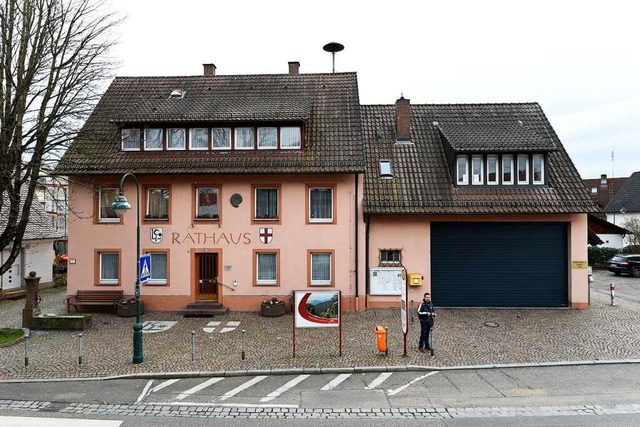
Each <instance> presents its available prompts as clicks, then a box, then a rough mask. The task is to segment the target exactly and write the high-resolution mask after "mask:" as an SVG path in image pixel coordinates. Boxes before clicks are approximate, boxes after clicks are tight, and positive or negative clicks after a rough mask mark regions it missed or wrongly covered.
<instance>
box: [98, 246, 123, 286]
mask: <svg viewBox="0 0 640 427" xmlns="http://www.w3.org/2000/svg"><path fill="white" fill-rule="evenodd" d="M118 258H119V255H118V253H117V252H100V284H102V285H117V284H118V272H119V259H118Z"/></svg>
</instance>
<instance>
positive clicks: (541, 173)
mask: <svg viewBox="0 0 640 427" xmlns="http://www.w3.org/2000/svg"><path fill="white" fill-rule="evenodd" d="M538 159H539V161H540V179H538V180H537V179H536V160H538ZM531 162H532V165H531V168H532V169H533V173H532V174H531V179H532V180H533V183H534V184H536V185H541V184H544V173H545V170H544V154H534V155H533V156H532V160H531Z"/></svg>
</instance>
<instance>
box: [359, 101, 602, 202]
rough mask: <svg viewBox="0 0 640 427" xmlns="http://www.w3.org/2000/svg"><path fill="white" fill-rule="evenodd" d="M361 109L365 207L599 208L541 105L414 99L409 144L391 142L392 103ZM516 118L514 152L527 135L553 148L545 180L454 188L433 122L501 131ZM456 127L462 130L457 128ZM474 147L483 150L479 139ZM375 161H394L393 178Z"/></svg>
mask: <svg viewBox="0 0 640 427" xmlns="http://www.w3.org/2000/svg"><path fill="white" fill-rule="evenodd" d="M361 111H362V121H363V127H364V129H365V140H366V146H367V173H366V175H365V191H364V197H365V200H364V211H365V212H366V213H371V214H514V213H522V214H526V213H543V214H547V213H548V214H551V213H578V212H595V211H596V210H597V208H596V206H595V203H593V201H592V200H591V198H590V197H589V194H588V193H587V191H586V189H585V188H584V186H583V185H582V181H581V179H580V176H579V174H578V172H577V170H576V168H575V167H574V165H573V163H572V162H571V159H570V158H569V156H568V154H567V153H566V151H565V150H564V147H563V146H562V144H561V142H560V140H559V139H558V137H557V135H556V134H555V132H554V130H553V128H552V127H551V125H550V124H549V121H548V120H547V118H546V117H545V115H544V113H543V112H542V109H541V108H540V106H539V105H538V104H535V103H530V104H474V105H411V141H412V143H395V106H393V105H363V106H362V107H361ZM518 120H520V121H522V122H523V124H524V125H525V126H526V127H527V135H529V137H527V138H525V139H524V140H523V141H522V142H521V145H518V141H516V140H515V139H511V138H510V141H509V147H511V150H513V151H514V152H516V151H531V150H532V149H534V145H532V141H535V144H536V145H535V147H540V149H542V148H543V147H547V148H551V147H553V148H554V149H555V150H554V151H551V152H550V153H549V154H548V157H547V159H548V162H547V169H546V173H547V176H548V181H549V184H550V185H548V186H505V187H502V186H499V187H486V186H485V187H473V186H465V187H455V186H454V185H453V179H452V177H451V171H450V167H449V165H448V164H447V158H446V156H445V152H444V146H443V143H442V140H441V135H440V131H439V130H438V128H441V129H445V130H446V129H454V128H456V126H455V124H458V123H468V124H469V127H470V128H471V129H478V128H483V129H488V128H490V127H491V126H495V127H496V129H504V128H509V127H511V126H512V124H513V123H514V122H515V123H517V122H518ZM434 122H438V123H437V126H435V125H434ZM452 124H453V125H454V126H452ZM456 129H457V131H458V132H460V131H459V129H460V127H459V126H458V127H457V128H456ZM445 132H446V131H445ZM492 133H493V131H492ZM460 140H464V141H466V142H465V146H466V147H468V148H469V149H471V147H472V144H471V142H472V141H473V138H472V135H470V136H467V135H463V136H462V137H461V138H460ZM477 151H478V152H481V151H484V150H483V146H482V143H481V142H478V144H477ZM379 160H391V162H392V168H393V178H392V179H382V178H379V172H378V167H379V166H378V162H379Z"/></svg>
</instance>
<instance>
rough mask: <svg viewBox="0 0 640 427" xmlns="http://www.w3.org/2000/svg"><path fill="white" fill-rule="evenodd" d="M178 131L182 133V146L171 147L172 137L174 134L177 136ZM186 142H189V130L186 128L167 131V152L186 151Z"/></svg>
mask: <svg viewBox="0 0 640 427" xmlns="http://www.w3.org/2000/svg"><path fill="white" fill-rule="evenodd" d="M176 131H182V141H181V144H180V145H179V146H177V147H171V135H172V133H173V134H174V135H175V134H176V133H175V132H176ZM186 140H187V130H186V129H185V128H169V129H167V150H169V151H174V150H184V149H185V148H186Z"/></svg>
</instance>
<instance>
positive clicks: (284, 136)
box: [280, 127, 302, 148]
mask: <svg viewBox="0 0 640 427" xmlns="http://www.w3.org/2000/svg"><path fill="white" fill-rule="evenodd" d="M301 146H302V138H301V132H300V128H299V127H281V128H280V148H300V147H301Z"/></svg>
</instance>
